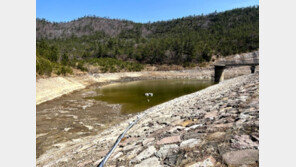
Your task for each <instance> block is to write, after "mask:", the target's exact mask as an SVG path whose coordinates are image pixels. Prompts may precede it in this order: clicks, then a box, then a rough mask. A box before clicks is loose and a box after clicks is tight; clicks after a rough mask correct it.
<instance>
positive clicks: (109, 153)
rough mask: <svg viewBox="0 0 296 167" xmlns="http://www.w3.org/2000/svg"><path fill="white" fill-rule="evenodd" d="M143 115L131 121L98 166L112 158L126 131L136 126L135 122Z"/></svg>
mask: <svg viewBox="0 0 296 167" xmlns="http://www.w3.org/2000/svg"><path fill="white" fill-rule="evenodd" d="M142 116H143V115H142ZM142 116H138V118H137V119H136V120H135V121H133V122H131V123H130V124H129V126H128V127H127V128H126V129H125V130H124V132H123V133H122V134H121V135H120V136H119V137H118V138H117V140H116V142H115V143H114V145H113V147H112V148H111V150H110V151H109V152H108V153H107V155H106V156H105V157H104V159H103V160H102V161H101V162H100V164H99V165H98V166H97V167H103V166H104V165H105V163H106V162H107V160H108V159H109V158H110V156H111V154H112V152H113V151H114V150H115V148H116V147H117V145H118V144H119V142H120V141H121V139H122V138H123V137H124V135H125V134H126V132H127V131H128V130H129V129H130V128H132V127H133V126H134V124H136V123H137V122H138V121H139V120H140V119H141V117H142Z"/></svg>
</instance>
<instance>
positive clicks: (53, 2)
mask: <svg viewBox="0 0 296 167" xmlns="http://www.w3.org/2000/svg"><path fill="white" fill-rule="evenodd" d="M254 5H259V0H36V16H37V18H44V19H46V20H48V21H52V22H53V21H54V22H65V21H71V20H74V19H77V18H80V17H83V16H88V15H92V16H93V15H95V16H99V17H108V18H112V19H125V20H131V21H134V22H140V23H147V22H149V21H150V22H155V21H162V20H170V19H174V18H180V17H184V16H189V15H200V14H208V13H212V12H215V11H217V12H221V11H225V10H230V9H233V8H239V7H248V6H254Z"/></svg>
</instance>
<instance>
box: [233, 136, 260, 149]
mask: <svg viewBox="0 0 296 167" xmlns="http://www.w3.org/2000/svg"><path fill="white" fill-rule="evenodd" d="M231 141H232V143H231V146H232V147H233V148H239V149H245V148H258V146H259V143H258V142H254V141H253V140H252V139H251V137H250V136H249V135H241V136H238V135H236V136H234V139H232V140H231Z"/></svg>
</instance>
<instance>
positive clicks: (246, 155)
mask: <svg viewBox="0 0 296 167" xmlns="http://www.w3.org/2000/svg"><path fill="white" fill-rule="evenodd" d="M222 159H223V161H224V162H225V163H226V164H227V165H228V166H231V165H232V166H239V165H244V164H246V165H251V164H255V163H256V162H258V160H259V151H258V150H253V149H247V150H239V151H230V152H227V153H225V154H223V155H222Z"/></svg>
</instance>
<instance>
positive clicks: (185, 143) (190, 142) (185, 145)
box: [180, 139, 201, 149]
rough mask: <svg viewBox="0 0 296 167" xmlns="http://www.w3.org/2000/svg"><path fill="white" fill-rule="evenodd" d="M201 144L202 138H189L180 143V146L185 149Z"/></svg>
mask: <svg viewBox="0 0 296 167" xmlns="http://www.w3.org/2000/svg"><path fill="white" fill-rule="evenodd" d="M200 144H201V140H200V139H189V140H185V141H183V142H182V143H181V144H180V148H181V149H185V148H193V147H196V146H199V145H200Z"/></svg>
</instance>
